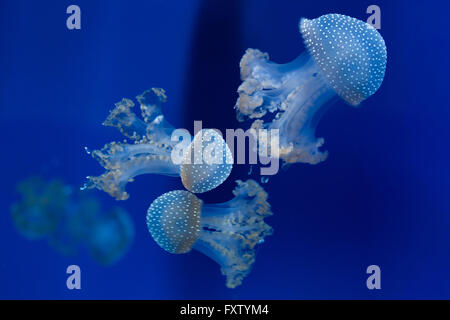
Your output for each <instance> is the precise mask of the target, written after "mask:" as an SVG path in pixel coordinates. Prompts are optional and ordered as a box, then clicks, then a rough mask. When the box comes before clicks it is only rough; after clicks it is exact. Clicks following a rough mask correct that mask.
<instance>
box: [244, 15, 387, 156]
mask: <svg viewBox="0 0 450 320" xmlns="http://www.w3.org/2000/svg"><path fill="white" fill-rule="evenodd" d="M299 27H300V33H301V34H302V36H303V39H304V43H305V46H306V48H307V50H306V51H305V52H303V53H302V54H300V55H299V56H298V57H297V58H296V59H295V60H293V61H292V62H290V63H287V64H276V63H273V62H271V61H269V55H268V54H267V53H262V52H261V51H259V50H257V49H248V50H247V51H246V53H245V55H244V56H243V57H242V60H241V62H240V68H241V78H242V80H243V83H242V84H241V85H240V87H239V89H238V93H239V98H238V100H237V102H236V106H235V108H236V109H237V117H238V120H240V121H244V120H245V119H247V118H249V119H256V120H254V122H253V124H252V127H253V128H254V129H255V130H258V129H261V128H264V129H278V130H279V145H280V148H279V158H281V159H282V160H283V161H284V163H296V162H303V163H310V164H317V163H319V162H321V161H324V160H325V159H326V157H327V154H328V153H327V152H326V151H325V152H322V151H320V150H319V148H320V147H321V146H322V145H323V143H324V139H323V138H316V136H315V130H316V127H317V124H318V122H319V120H320V118H321V116H322V114H323V113H324V112H325V111H326V110H327V107H329V106H330V105H331V104H333V103H334V102H335V101H336V100H339V99H343V100H344V101H345V102H347V103H348V104H350V105H352V106H358V105H359V104H360V103H361V102H362V101H363V100H365V99H366V98H368V97H369V96H371V95H372V94H374V93H375V92H376V91H377V90H378V88H379V87H380V85H381V83H382V81H383V79H384V73H385V70H386V60H387V54H386V46H385V43H384V40H383V38H382V36H381V35H380V34H379V33H378V31H377V30H376V29H375V28H373V27H372V26H370V25H369V24H367V23H365V22H363V21H360V20H357V19H355V18H351V17H348V16H344V15H340V14H327V15H324V16H321V17H319V18H317V19H313V20H308V19H301V20H300V25H299ZM259 143H260V145H265V144H267V143H268V142H267V141H261V139H260V141H259Z"/></svg>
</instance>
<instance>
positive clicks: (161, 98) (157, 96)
mask: <svg viewBox="0 0 450 320" xmlns="http://www.w3.org/2000/svg"><path fill="white" fill-rule="evenodd" d="M136 99H137V101H138V102H139V104H140V109H141V118H142V119H141V118H140V117H138V116H137V115H136V114H135V113H134V112H133V110H132V108H133V107H134V103H133V101H131V100H129V99H123V100H122V101H120V102H118V103H117V104H116V106H115V108H114V109H113V110H112V111H111V112H110V114H109V116H108V117H107V119H106V120H105V122H104V123H103V124H104V125H106V126H112V127H116V128H117V129H119V130H120V132H121V133H122V134H123V135H124V136H126V137H127V138H128V139H129V140H131V141H130V142H127V141H125V142H111V143H108V144H106V145H105V146H104V147H103V148H102V149H100V150H94V151H92V152H90V155H91V156H92V157H93V158H94V159H96V160H97V161H98V162H99V163H100V164H101V165H102V166H103V167H104V168H105V169H106V172H105V173H103V174H102V175H100V176H89V177H87V182H86V183H85V185H84V186H83V187H82V189H91V188H97V189H100V190H103V191H105V192H107V193H108V194H110V195H111V196H112V197H114V198H116V199H117V200H126V199H128V197H129V195H128V193H127V192H126V190H125V187H126V185H127V183H128V182H132V181H133V179H134V177H136V176H138V175H142V174H160V175H166V176H172V177H180V176H181V178H182V182H183V184H184V186H185V187H186V188H187V189H188V190H190V191H192V192H196V193H198V192H206V191H209V190H212V189H214V188H216V187H217V186H219V185H220V184H221V183H222V182H223V181H225V180H226V179H227V178H228V176H229V174H230V172H231V169H232V167H233V159H232V157H231V151H230V150H229V148H228V146H227V144H226V143H225V142H224V141H223V139H222V138H221V137H220V136H219V135H218V134H216V133H214V130H212V129H204V130H201V131H200V132H199V133H197V134H196V136H195V137H194V139H193V142H192V143H191V144H192V146H193V143H195V144H200V148H193V147H192V148H191V146H190V145H189V148H188V150H191V149H192V150H194V151H193V154H196V155H197V154H204V153H207V152H206V151H207V150H208V149H209V148H211V145H212V146H213V147H214V148H213V149H217V147H222V149H221V150H222V158H221V159H222V160H223V161H222V163H208V162H203V163H189V162H183V163H176V162H174V161H173V159H172V152H173V151H174V149H175V148H176V147H177V145H178V144H179V141H177V140H175V139H172V133H173V132H174V131H175V128H174V127H173V126H172V125H171V124H170V123H169V122H167V120H166V119H165V117H164V115H163V113H162V105H163V103H164V102H165V101H166V95H165V91H164V90H163V89H157V88H153V89H151V90H147V91H145V92H144V93H143V94H141V95H139V96H137V97H136ZM197 136H198V137H197ZM202 137H207V138H211V139H212V142H211V141H206V140H204V138H202ZM189 141H192V137H191V136H190V135H189ZM198 142H200V143H198ZM219 158H220V157H219Z"/></svg>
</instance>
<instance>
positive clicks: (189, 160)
mask: <svg viewBox="0 0 450 320" xmlns="http://www.w3.org/2000/svg"><path fill="white" fill-rule="evenodd" d="M232 168H233V156H232V154H231V151H230V148H229V147H228V144H227V143H226V142H225V140H224V139H223V137H222V136H221V135H220V134H219V133H218V132H217V131H215V130H213V129H203V130H201V131H199V132H198V133H197V134H196V135H195V137H194V139H193V141H192V143H191V144H190V145H189V147H188V148H187V150H186V151H185V153H184V157H183V163H182V164H181V168H180V176H181V180H182V182H183V185H184V186H185V188H186V189H188V190H189V191H191V192H194V193H203V192H206V191H209V190H212V189H214V188H216V187H217V186H219V185H221V184H222V182H224V181H225V180H226V179H227V178H228V176H229V175H230V173H231V170H232Z"/></svg>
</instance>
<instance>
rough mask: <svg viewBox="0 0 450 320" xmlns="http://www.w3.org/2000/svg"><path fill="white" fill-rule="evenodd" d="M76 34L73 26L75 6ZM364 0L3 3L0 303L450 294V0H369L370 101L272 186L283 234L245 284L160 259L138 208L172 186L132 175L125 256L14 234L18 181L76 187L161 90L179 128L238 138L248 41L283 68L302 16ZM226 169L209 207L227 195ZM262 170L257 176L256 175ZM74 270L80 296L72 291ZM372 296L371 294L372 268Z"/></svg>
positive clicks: (338, 118) (348, 111)
mask: <svg viewBox="0 0 450 320" xmlns="http://www.w3.org/2000/svg"><path fill="white" fill-rule="evenodd" d="M70 4H77V5H79V6H80V7H81V10H82V29H81V30H79V31H69V30H67V28H66V25H65V21H66V18H67V15H66V13H65V11H66V8H67V6H69V5H70ZM371 4H373V3H372V1H355V0H342V1H324V0H316V1H300V0H276V1H275V0H258V1H256V0H245V1H244V0H227V1H222V0H220V1H219V0H214V1H213V0H189V1H188V0H183V1H167V0H155V1H137V0H136V1H131V0H130V1H116V0H108V1H106V0H104V1H100V0H96V1H92V0H76V1H56V0H54V1H50V0H41V1H24V0H2V1H1V3H0V46H1V47H0V49H1V50H0V132H1V137H2V142H1V143H2V147H1V157H0V164H1V166H0V168H1V169H2V175H1V180H0V181H1V183H0V209H1V214H0V239H1V241H0V298H3V299H10V298H18V299H30V298H32V299H36V298H38V299H49V298H57V299H95V298H101V299H185V298H186V299H216V298H221V299H228V298H232V299H312V298H319V299H331V298H338V299H347V298H348V299H405V298H450V276H449V273H448V270H449V269H450V234H449V230H450V211H449V209H450V197H449V194H450V164H449V163H450V161H449V160H450V159H449V158H450V157H449V156H450V152H449V151H448V149H447V147H448V145H449V141H450V140H449V138H450V129H449V123H450V105H449V101H450V90H449V89H448V77H449V70H450V68H449V60H450V59H449V58H448V52H449V49H450V36H449V27H448V12H449V9H450V8H449V7H450V6H449V4H448V2H447V1H426V2H425V1H424V2H422V1H417V2H413V1H404V0H395V1H393V0H378V1H377V2H376V4H377V5H379V6H380V7H381V12H382V22H381V23H382V25H381V27H382V29H381V31H380V32H381V34H382V35H383V37H384V39H385V41H386V45H387V48H388V67H387V71H386V77H385V80H384V83H383V84H382V87H381V88H380V91H379V92H378V93H376V94H375V95H374V96H373V97H371V98H370V99H368V100H367V101H366V102H364V103H363V105H362V106H361V108H358V109H355V108H352V107H349V106H347V105H345V104H344V103H338V104H336V105H335V106H334V107H333V108H332V109H330V110H329V111H328V113H327V114H326V115H325V116H324V118H323V119H322V121H321V123H320V125H319V127H318V131H317V134H318V136H320V137H324V138H325V140H326V145H325V147H326V149H327V150H328V151H329V153H330V156H329V158H328V160H327V161H326V162H324V163H321V164H319V165H316V166H310V165H304V164H298V165H295V166H292V167H290V168H289V169H288V170H286V171H282V172H280V173H279V174H278V175H277V176H275V177H273V178H271V179H270V181H269V182H268V183H267V184H265V185H264V187H265V188H266V190H267V191H268V193H269V201H270V203H271V204H272V209H273V212H274V216H273V217H271V218H269V219H267V222H268V223H269V224H270V225H272V226H273V228H274V230H275V233H274V235H273V236H271V237H269V238H267V239H266V240H267V241H266V242H265V243H264V244H263V245H261V246H260V248H259V250H258V253H257V260H256V264H255V266H254V268H253V270H252V272H251V274H250V275H249V276H248V278H246V279H245V280H244V283H243V285H242V286H241V287H239V288H237V289H234V290H230V289H227V288H226V287H225V286H224V283H225V279H224V278H223V276H222V275H221V274H220V271H219V267H218V265H216V264H215V263H214V262H213V261H212V260H209V259H208V258H207V257H205V256H202V255H201V254H199V253H197V252H192V253H189V254H186V255H170V254H168V253H166V252H164V251H163V250H161V249H160V248H159V247H158V246H157V245H156V243H155V242H154V241H153V240H152V238H151V237H150V235H149V234H148V231H147V228H146V225H145V214H146V210H147V208H148V206H149V205H150V203H151V202H152V201H153V200H154V199H155V198H156V197H157V196H159V195H160V194H162V193H164V192H167V191H170V190H173V189H182V184H181V182H180V181H179V179H176V178H167V177H163V176H155V175H152V176H150V175H147V176H140V177H138V178H137V179H136V181H135V182H133V183H131V184H129V185H128V188H127V190H128V191H129V193H130V195H131V197H130V199H129V200H127V201H126V202H120V203H117V202H116V201H115V200H113V199H112V198H110V197H109V196H107V195H106V194H104V193H102V192H95V193H94V194H95V195H96V196H97V197H98V199H100V200H101V201H102V204H103V205H104V206H106V207H108V206H114V205H120V206H122V207H123V208H125V209H126V210H127V211H128V212H130V214H131V215H132V218H133V220H134V222H135V226H136V238H135V241H134V244H133V246H132V249H131V250H130V252H129V253H128V254H127V255H126V256H125V257H124V258H123V259H122V261H120V262H119V263H117V264H116V265H115V266H112V267H109V268H105V267H101V266H99V265H96V264H95V263H94V262H93V260H92V259H91V258H90V257H89V256H88V255H87V254H86V253H82V254H80V255H78V256H76V257H73V258H68V257H63V256H60V255H59V254H58V253H56V252H55V251H54V250H52V249H51V248H50V247H49V246H48V245H47V244H46V243H45V241H35V242H32V241H28V240H26V239H24V238H22V237H21V236H20V235H19V234H18V232H17V231H16V230H15V229H14V227H13V224H12V222H11V218H10V215H9V208H10V206H11V204H12V203H13V202H14V201H17V200H19V196H18V194H17V193H16V192H15V189H14V187H15V185H16V183H17V182H18V181H20V180H22V179H24V178H27V177H28V176H30V175H34V174H40V175H42V176H44V177H46V178H47V179H50V178H53V177H57V178H60V179H63V180H64V181H66V182H67V183H69V184H71V185H73V186H74V187H79V186H81V185H82V183H83V181H84V177H85V176H86V175H91V174H100V173H101V172H102V169H101V167H100V166H99V165H98V164H97V163H96V162H95V161H94V160H93V159H92V158H91V157H90V156H88V155H87V154H86V153H85V152H84V147H85V146H87V147H89V148H91V149H93V148H99V147H101V146H103V144H105V143H106V142H109V141H112V140H118V139H119V140H121V139H122V137H121V136H120V134H119V133H118V132H117V131H116V130H115V129H113V128H107V127H103V126H101V122H102V121H103V120H104V119H105V117H106V115H107V114H108V111H109V110H110V109H111V108H112V107H113V103H114V102H117V101H119V100H120V99H122V98H123V97H129V98H133V97H134V96H136V95H137V94H139V93H141V92H142V91H144V90H145V89H148V88H150V87H162V88H164V89H166V92H167V95H168V102H167V105H166V108H165V110H164V112H165V115H166V117H167V119H168V120H169V121H170V122H171V123H172V124H173V125H174V126H176V127H184V128H187V129H189V130H192V126H193V120H203V125H204V127H215V128H219V129H225V128H238V127H239V125H240V124H239V123H238V122H237V121H236V119H235V113H234V110H233V106H234V103H235V100H236V98H237V93H236V89H237V87H238V86H239V84H240V79H239V60H240V57H241V56H242V54H243V53H244V51H245V49H246V48H249V47H251V48H258V49H260V50H262V51H267V52H269V54H270V56H271V59H272V60H273V61H275V62H279V63H282V62H288V61H290V60H292V59H294V58H295V57H296V56H297V55H298V54H299V53H300V52H302V51H303V50H304V46H303V44H302V40H301V36H300V35H299V33H298V29H297V23H298V20H299V18H300V17H308V18H315V17H318V16H320V15H322V14H326V13H332V12H336V13H342V14H346V15H350V16H354V17H357V18H360V19H363V20H365V19H366V18H367V16H368V15H367V14H366V12H365V11H366V8H367V7H368V6H369V5H371ZM247 171H248V167H235V169H234V170H233V173H232V175H231V177H230V178H229V179H228V180H227V182H226V183H224V184H223V185H222V186H220V187H219V188H217V189H215V190H213V191H211V192H209V193H207V194H204V195H202V196H201V197H202V199H203V200H205V201H207V202H222V201H226V200H228V199H229V198H230V197H231V191H232V189H233V187H234V180H236V179H245V178H246V177H247ZM253 177H255V176H253ZM69 264H78V265H79V266H80V267H81V269H82V290H79V291H76V290H74V291H69V290H67V288H66V277H67V275H66V274H65V269H66V267H67V266H68V265H69ZM371 264H376V265H379V266H380V267H381V270H382V278H381V279H382V282H381V285H382V290H379V291H369V290H368V289H367V288H366V284H365V281H366V278H367V274H366V272H365V271H366V268H367V266H369V265H371Z"/></svg>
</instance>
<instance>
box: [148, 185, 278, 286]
mask: <svg viewBox="0 0 450 320" xmlns="http://www.w3.org/2000/svg"><path fill="white" fill-rule="evenodd" d="M236 182H237V187H236V188H235V190H234V191H233V193H234V195H235V197H234V198H233V199H232V200H230V201H228V202H225V203H220V204H204V203H203V201H202V200H200V199H199V198H197V196H195V195H194V194H192V193H190V192H188V191H183V190H177V191H171V192H168V193H165V194H163V195H162V196H160V197H158V198H157V199H156V200H155V201H153V203H152V204H151V205H150V208H149V209H148V213H147V226H148V229H149V231H150V234H151V235H152V237H153V239H154V240H155V241H156V242H157V243H158V245H159V246H161V247H162V248H163V249H164V250H166V251H168V252H170V253H175V254H181V253H186V252H189V251H190V250H191V249H194V250H197V251H200V252H201V253H203V254H205V255H206V256H208V257H210V258H211V259H213V260H214V261H215V262H217V263H218V264H219V265H220V267H221V271H222V274H223V275H225V276H226V286H227V287H229V288H235V287H236V286H239V285H240V284H241V283H242V280H243V279H244V278H245V277H246V276H247V275H248V274H249V273H250V270H251V267H252V265H253V263H254V262H255V246H256V245H258V244H260V243H262V242H263V240H264V237H266V236H268V235H271V234H272V228H271V227H270V226H269V225H267V224H266V223H265V222H264V218H266V217H267V216H270V215H272V212H271V210H270V205H269V203H268V202H267V193H266V192H265V191H264V190H263V189H262V188H261V186H260V185H259V184H258V183H257V182H255V181H254V180H247V181H245V182H243V181H240V180H238V181H236Z"/></svg>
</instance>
